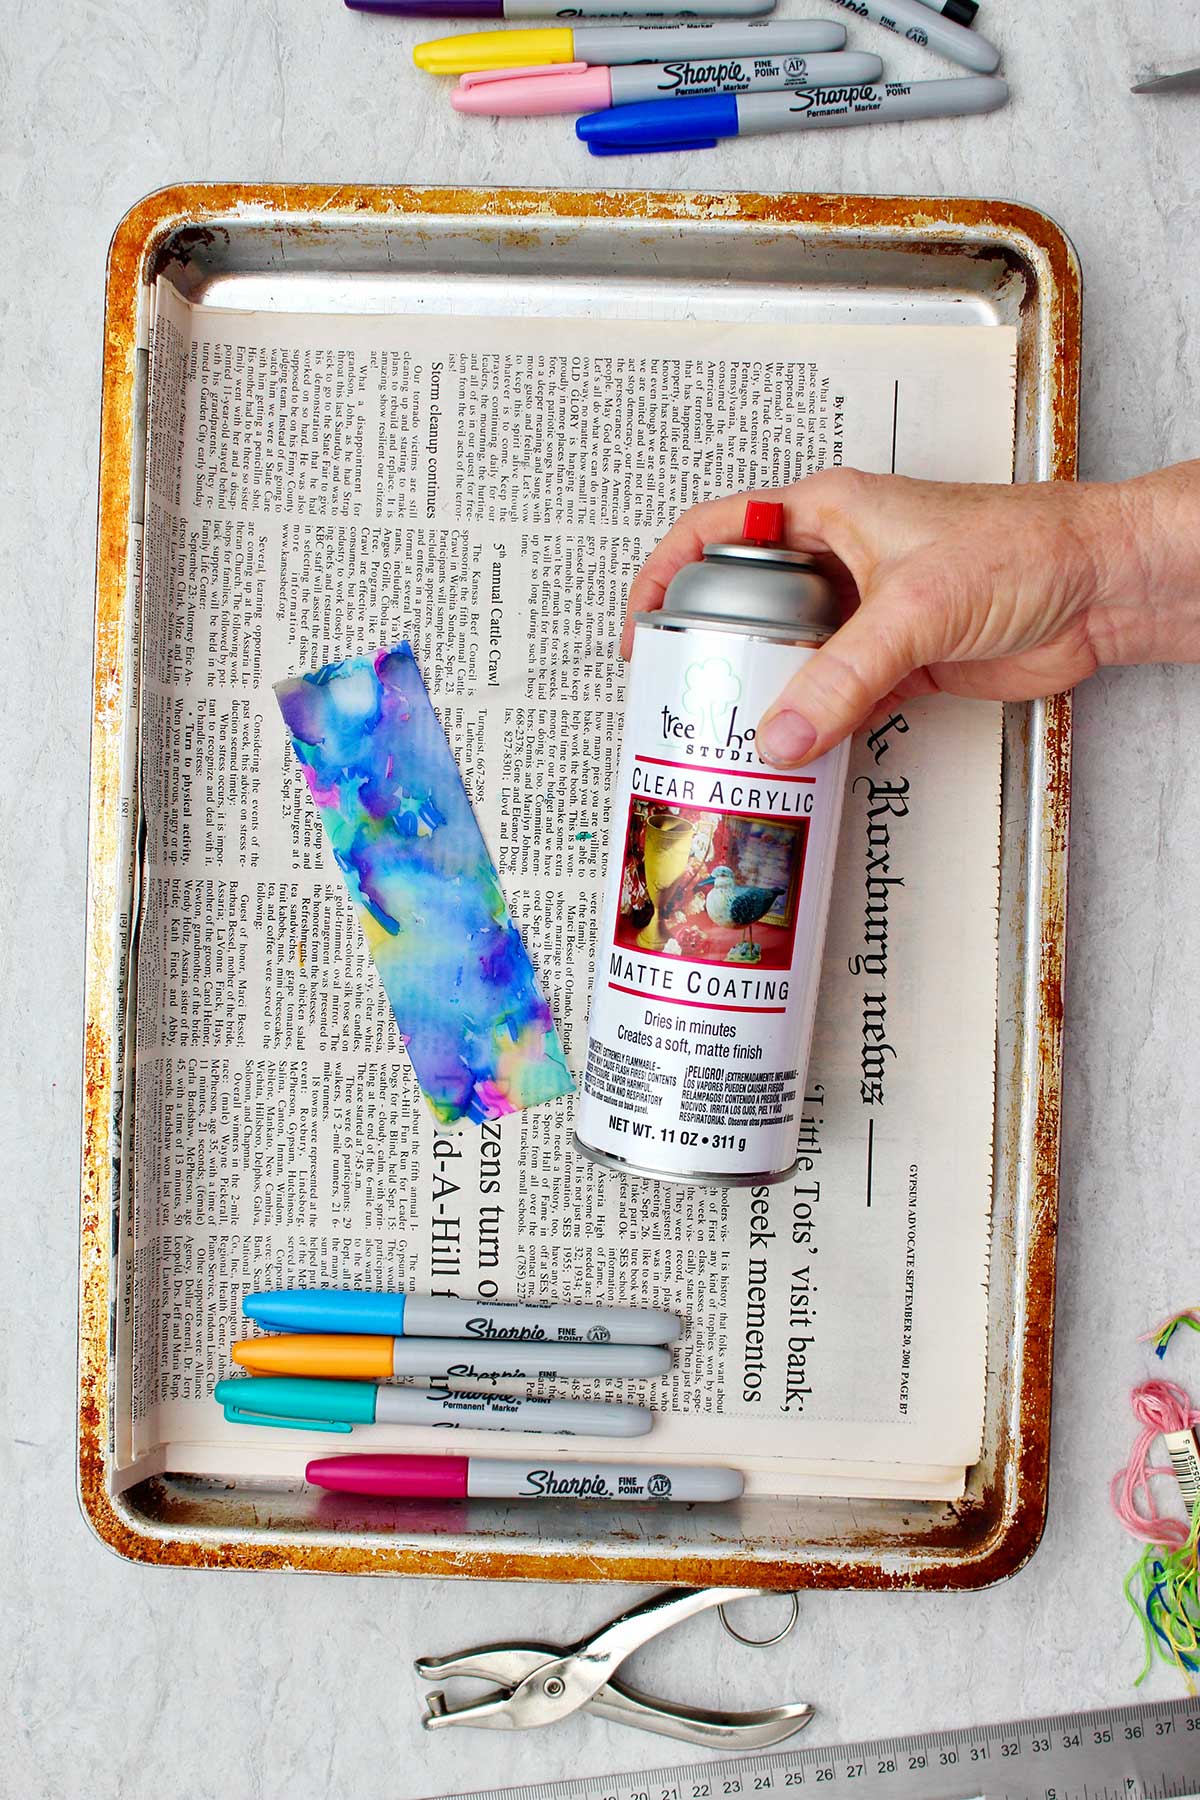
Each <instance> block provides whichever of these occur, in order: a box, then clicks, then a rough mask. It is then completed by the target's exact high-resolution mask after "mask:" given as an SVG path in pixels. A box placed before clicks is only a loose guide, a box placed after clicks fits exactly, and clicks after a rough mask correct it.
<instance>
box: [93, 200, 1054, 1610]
mask: <svg viewBox="0 0 1200 1800" xmlns="http://www.w3.org/2000/svg"><path fill="white" fill-rule="evenodd" d="M313 212H319V213H320V214H321V215H322V217H323V219H324V220H326V221H329V222H330V223H334V222H336V221H338V220H346V221H347V222H352V221H353V220H355V219H361V218H363V217H364V216H371V217H375V218H386V217H388V216H394V217H397V218H405V219H410V218H412V217H414V216H418V217H419V216H422V215H436V216H438V217H443V218H444V217H456V218H460V219H462V220H464V221H465V222H469V221H470V220H472V219H478V220H481V221H486V222H489V223H491V222H494V221H497V220H499V221H503V220H514V221H519V220H522V219H524V220H533V219H536V220H539V221H547V222H552V221H554V220H556V219H561V220H563V221H570V222H573V223H580V222H584V221H586V220H588V219H597V220H601V221H614V220H620V221H628V220H645V221H659V220H664V219H667V220H670V219H679V220H705V219H711V220H713V221H715V222H719V223H721V224H723V225H731V224H745V225H765V226H778V227H781V228H792V229H801V230H807V231H808V232H810V233H823V232H827V233H829V234H830V235H832V236H837V237H843V238H847V239H854V238H859V239H867V240H869V239H871V238H880V237H889V236H895V235H896V234H897V233H903V234H904V235H906V236H913V237H916V238H918V239H926V240H932V241H935V240H936V239H937V238H938V236H939V235H945V234H946V233H947V232H950V233H953V234H955V235H958V236H960V237H964V236H966V237H970V238H972V239H974V240H976V241H978V240H984V241H992V242H1001V243H1004V244H1007V245H1009V246H1010V247H1011V248H1013V249H1014V250H1015V251H1016V252H1017V253H1018V254H1020V255H1021V256H1022V257H1024V258H1026V259H1027V260H1029V261H1032V262H1036V263H1037V264H1038V265H1039V266H1040V267H1041V269H1042V270H1043V271H1044V281H1043V287H1044V292H1045V295H1046V304H1047V325H1048V328H1049V343H1048V344H1047V345H1046V347H1045V348H1046V364H1047V367H1048V369H1049V370H1050V374H1051V384H1050V392H1049V396H1048V399H1049V407H1050V416H1049V425H1048V439H1049V466H1048V470H1047V478H1048V479H1051V480H1058V481H1063V480H1073V479H1074V478H1075V474H1076V466H1077V454H1078V409H1079V383H1080V354H1081V345H1080V340H1081V279H1080V272H1079V265H1078V261H1077V259H1076V256H1075V253H1074V250H1073V248H1072V246H1071V243H1070V241H1069V239H1068V238H1067V236H1066V234H1065V233H1064V232H1063V230H1062V229H1061V227H1060V226H1058V225H1057V224H1056V223H1055V222H1054V221H1053V220H1052V219H1051V218H1050V217H1049V216H1048V215H1047V214H1045V213H1043V212H1040V211H1038V210H1037V209H1036V208H1034V207H1030V206H1027V205H1024V204H1022V203H1020V202H1014V201H1003V200H980V199H967V198H955V197H949V198H943V197H938V196H912V197H908V196H878V195H858V194H823V193H811V194H808V193H784V194H755V193H748V192H737V191H726V192H713V193H706V192H686V193H682V192H668V191H656V190H637V189H601V190H596V189H579V190H573V189H553V188H500V189H492V188H481V187H452V188H447V187H436V186H427V185H420V186H417V185H397V186H372V185H356V184H345V183H338V184H313V183H262V184H259V183H231V182H201V183H179V184H176V185H172V186H169V187H164V188H161V189H158V190H157V191H155V192H153V193H151V194H148V195H147V196H145V197H144V198H143V199H141V200H139V201H137V202H136V203H135V204H134V205H133V206H132V207H131V208H130V209H129V211H128V212H126V214H125V215H124V217H123V218H122V219H121V221H120V222H119V224H118V225H117V228H116V230H115V232H114V235H113V238H112V242H111V245H110V248H109V256H108V267H107V285H106V298H105V317H104V348H103V372H102V402H101V432H100V457H99V500H98V516H97V545H96V598H95V615H94V661H93V719H92V738H91V756H90V789H89V801H88V878H87V908H86V921H87V923H86V965H85V983H84V988H85V1010H84V1034H83V1053H84V1054H83V1063H84V1066H83V1102H82V1143H81V1193H80V1248H79V1410H78V1456H77V1492H78V1498H79V1503H80V1508H81V1510H82V1512H83V1515H84V1517H85V1519H86V1520H87V1522H88V1524H89V1525H90V1526H91V1528H92V1530H93V1531H94V1532H95V1534H96V1536H97V1537H98V1538H99V1539H100V1540H101V1542H102V1543H104V1544H105V1545H106V1546H107V1547H108V1548H110V1549H112V1550H113V1551H114V1552H115V1553H116V1554H118V1555H120V1556H122V1557H124V1558H126V1559H128V1560H131V1561H136V1562H144V1563H153V1564H163V1565H174V1566H186V1567H207V1568H213V1567H224V1568H255V1569H266V1568H288V1569H298V1570H301V1569H302V1570H312V1571H317V1572H321V1573H326V1574H331V1573H346V1574H367V1573H391V1574H404V1575H421V1576H426V1577H431V1576H455V1577H460V1578H461V1577H469V1578H474V1579H481V1580H541V1581H546V1580H554V1581H625V1582H636V1583H641V1584H646V1583H658V1584H662V1583H664V1582H665V1583H668V1584H679V1585H686V1586H689V1587H701V1586H758V1587H763V1588H765V1589H779V1590H789V1589H795V1588H800V1587H822V1588H826V1587H848V1588H906V1589H914V1588H926V1589H937V1590H944V1589H950V1588H954V1589H963V1590H973V1589H977V1588H980V1587H984V1586H988V1585H990V1584H991V1583H993V1582H996V1581H999V1580H1002V1579H1003V1578H1004V1577H1006V1576H1008V1575H1011V1574H1013V1573H1015V1572H1016V1570H1017V1569H1019V1568H1020V1567H1021V1566H1022V1565H1023V1564H1024V1563H1025V1562H1026V1561H1027V1560H1028V1558H1029V1557H1030V1556H1032V1554H1033V1552H1034V1550H1035V1549H1036V1548H1037V1545H1038V1543H1039V1541H1040V1539H1041V1535H1042V1531H1043V1529H1044V1525H1045V1519H1046V1508H1047V1501H1048V1490H1049V1448H1050V1394H1051V1385H1052V1375H1053V1367H1052V1355H1053V1337H1054V1331H1053V1317H1054V1314H1053V1308H1054V1262H1055V1242H1056V1235H1057V1207H1058V1162H1059V1139H1060V1120H1061V1096H1062V1027H1063V999H1064V979H1065V935H1066V934H1065V926H1066V900H1067V826H1068V817H1069V797H1070V779H1071V697H1070V695H1069V694H1062V695H1056V696H1053V697H1052V698H1050V699H1048V700H1046V701H1045V702H1044V703H1042V704H1041V705H1040V706H1039V707H1037V708H1035V710H1034V712H1033V713H1032V715H1031V717H1032V719H1033V720H1034V721H1036V722H1037V724H1038V742H1037V744H1036V745H1032V746H1031V749H1033V750H1035V752H1036V755H1035V758H1034V767H1035V769H1036V768H1038V767H1039V766H1040V771H1041V781H1042V786H1041V807H1040V815H1041V836H1042V841H1041V844H1040V846H1039V848H1040V863H1041V869H1042V875H1041V882H1040V894H1039V899H1040V907H1039V923H1040V933H1039V954H1038V966H1037V971H1036V985H1037V995H1038V1006H1037V1020H1036V1031H1037V1046H1036V1049H1037V1063H1036V1066H1037V1075H1036V1084H1035V1085H1036V1091H1035V1092H1034V1093H1033V1094H1032V1095H1031V1096H1029V1103H1030V1105H1031V1106H1032V1114H1033V1143H1034V1166H1033V1169H1032V1170H1031V1172H1030V1174H1031V1192H1030V1209H1029V1210H1030V1236H1029V1255H1028V1280H1027V1283H1026V1286H1025V1289H1024V1292H1025V1295H1026V1298H1027V1302H1028V1303H1027V1305H1026V1306H1025V1307H1024V1308H1023V1310H1022V1313H1021V1316H1020V1319H1019V1322H1018V1323H1019V1337H1020V1371H1021V1372H1020V1379H1019V1383H1018V1387H1017V1392H1016V1396H1015V1400H1016V1406H1017V1411H1018V1416H1019V1420H1020V1429H1019V1430H1018V1432H1017V1434H1016V1438H1015V1442H1013V1443H1012V1444H1011V1446H1010V1459H1009V1464H1008V1479H1007V1480H1005V1481H1004V1492H1003V1493H1002V1494H1001V1496H1000V1509H999V1516H998V1517H997V1518H996V1520H995V1522H994V1524H993V1525H992V1526H991V1528H990V1529H987V1530H985V1531H983V1532H982V1533H976V1534H974V1540H973V1534H972V1533H971V1531H970V1528H969V1527H970V1518H969V1515H967V1516H965V1517H964V1518H963V1520H962V1527H963V1529H962V1531H961V1533H960V1536H959V1539H958V1541H957V1543H956V1544H955V1545H953V1546H951V1545H950V1544H948V1543H946V1542H941V1543H938V1542H937V1541H936V1540H935V1539H934V1538H932V1537H930V1538H927V1539H926V1540H924V1541H923V1542H922V1543H921V1544H920V1545H918V1546H916V1547H915V1548H914V1550H913V1552H912V1553H911V1554H910V1555H906V1554H904V1553H901V1552H896V1551H887V1550H883V1549H882V1548H881V1549H880V1550H877V1551H876V1552H875V1553H874V1554H873V1556H872V1555H869V1554H866V1553H864V1554H863V1555H861V1556H854V1557H848V1556H846V1555H845V1554H838V1553H834V1554H831V1555H828V1556H824V1555H818V1556H814V1555H812V1554H802V1555H798V1556H795V1557H787V1556H784V1557H779V1558H775V1557H772V1558H771V1559H769V1560H764V1561H758V1562H754V1561H749V1560H747V1559H746V1558H744V1557H735V1556H731V1555H728V1554H722V1553H720V1552H716V1553H705V1552H691V1551H687V1552H684V1553H682V1554H680V1555H678V1556H677V1557H675V1558H674V1559H672V1560H671V1562H670V1565H669V1567H665V1566H664V1565H665V1563H666V1559H665V1558H664V1557H663V1556H662V1555H661V1554H658V1553H656V1554H654V1555H651V1556H629V1555H625V1554H622V1553H621V1552H620V1550H619V1549H617V1548H616V1547H614V1548H613V1550H612V1552H611V1553H606V1552H605V1550H604V1548H603V1547H602V1546H597V1545H594V1544H593V1545H590V1546H589V1547H588V1548H587V1549H586V1550H580V1551H579V1552H566V1553H564V1552H561V1551H557V1550H556V1551H529V1550H521V1551H506V1550H504V1549H503V1548H497V1547H495V1546H489V1547H487V1548H479V1549H476V1550H472V1551H470V1552H467V1553H464V1552H463V1551H462V1550H461V1549H454V1548H450V1547H447V1546H441V1547H439V1546H438V1544H437V1543H436V1541H430V1542H428V1543H426V1544H422V1545H419V1546H408V1547H394V1546H388V1547H380V1546H379V1545H378V1544H377V1543H366V1542H364V1543H363V1544H362V1545H347V1544H343V1545H338V1544H334V1543H329V1542H322V1541H320V1540H316V1541H310V1542H307V1543H299V1542H295V1541H292V1542H288V1541H285V1540H282V1539H281V1537H280V1534H278V1533H264V1534H262V1535H261V1536H258V1537H255V1538H253V1539H251V1538H248V1537H244V1536H237V1535H229V1536H222V1535H221V1534H220V1533H214V1532H210V1531H205V1532H203V1533H199V1534H196V1535H193V1536H190V1537H184V1536H172V1535H171V1533H170V1532H169V1531H168V1530H166V1529H162V1530H153V1531H151V1530H145V1529H142V1528H140V1527H139V1526H137V1525H135V1524H133V1523H131V1520H130V1517H129V1515H128V1513H127V1511H126V1510H125V1509H124V1508H123V1507H121V1506H120V1504H119V1503H118V1502H117V1501H115V1500H114V1499H113V1497H112V1496H111V1495H110V1493H109V1491H108V1484H107V1440H108V1412H109V1372H110V1371H109V1353H108V1317H109V1304H110V1292H109V1288H110V1277H111V1271H112V1259H111V1198H112V1180H113V1158H114V1150H115V1148H116V1147H115V1146H114V1143H113V1131H112V1127H113V1097H114V1095H113V1084H114V1067H115V1048H116V1047H115V1045H114V1041H113V1030H112V988H111V976H112V955H113V946H114V942H115V932H116V924H117V884H116V878H115V872H116V869H117V867H118V860H119V855H120V845H121V832H120V822H121V821H120V758H121V739H122V731H123V726H124V712H125V699H126V691H125V674H124V670H125V654H126V644H125V619H124V611H125V602H126V597H127V586H128V556H129V544H130V519H131V499H132V495H131V478H132V473H133V468H134V455H133V451H134V430H135V424H136V406H135V391H136V361H137V354H138V352H137V329H138V314H139V305H140V298H141V294H142V291H143V289H144V287H145V285H146V283H147V282H148V280H149V279H150V276H151V274H152V273H153V270H154V268H155V264H156V261H157V259H158V257H159V256H160V254H161V253H162V251H163V250H164V248H165V246H166V245H167V243H168V240H169V239H170V238H171V237H173V236H174V235H175V234H177V233H179V232H181V231H184V230H188V229H191V230H195V231H196V232H198V233H200V234H201V236H202V238H208V237H209V235H210V233H211V231H212V230H213V229H219V228H220V220H221V219H222V218H223V217H229V216H230V215H236V216H237V217H238V219H239V220H240V221H245V220H247V219H253V218H255V217H262V218H263V219H270V218H272V217H275V218H286V217H287V216H288V215H296V214H309V215H311V214H312V213H313ZM1011 1410H1012V1409H1011V1407H1010V1409H1009V1415H1010V1417H1011Z"/></svg>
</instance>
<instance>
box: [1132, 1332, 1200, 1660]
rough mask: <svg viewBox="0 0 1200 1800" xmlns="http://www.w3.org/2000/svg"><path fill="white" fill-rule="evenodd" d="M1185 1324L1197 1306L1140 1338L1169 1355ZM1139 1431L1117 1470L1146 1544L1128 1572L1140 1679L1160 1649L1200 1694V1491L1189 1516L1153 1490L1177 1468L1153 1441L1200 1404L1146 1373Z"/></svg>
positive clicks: (1194, 1414) (1138, 1403) (1186, 1424)
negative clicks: (1163, 1460) (1164, 1507)
mask: <svg viewBox="0 0 1200 1800" xmlns="http://www.w3.org/2000/svg"><path fill="white" fill-rule="evenodd" d="M1181 1324H1188V1325H1192V1326H1193V1328H1194V1329H1197V1330H1200V1320H1197V1318H1196V1315H1195V1313H1194V1312H1193V1311H1188V1312H1186V1313H1175V1314H1173V1315H1172V1316H1171V1318H1169V1319H1164V1320H1163V1321H1162V1323H1161V1324H1160V1325H1158V1326H1156V1327H1155V1328H1154V1330H1153V1331H1151V1332H1148V1333H1147V1334H1146V1338H1145V1339H1140V1340H1139V1342H1144V1341H1153V1342H1154V1343H1155V1344H1156V1346H1157V1353H1158V1355H1159V1356H1162V1354H1163V1352H1164V1351H1165V1349H1166V1347H1167V1344H1168V1343H1169V1342H1170V1339H1171V1337H1172V1335H1173V1334H1174V1332H1175V1330H1176V1329H1177V1328H1178V1326H1179V1325H1181ZM1130 1401H1131V1404H1132V1406H1133V1411H1134V1416H1135V1418H1136V1419H1137V1420H1138V1423H1139V1424H1140V1425H1141V1427H1142V1429H1141V1431H1140V1432H1139V1433H1138V1436H1137V1439H1136V1441H1135V1442H1134V1446H1133V1449H1132V1451H1131V1453H1130V1457H1129V1461H1128V1463H1127V1464H1126V1466H1125V1467H1124V1468H1123V1469H1122V1470H1121V1471H1120V1472H1119V1474H1117V1475H1115V1476H1114V1477H1113V1481H1112V1487H1111V1496H1112V1504H1113V1510H1114V1511H1115V1513H1116V1515H1117V1517H1118V1519H1120V1521H1121V1523H1122V1525H1124V1527H1125V1529H1126V1530H1127V1531H1129V1532H1131V1533H1132V1534H1133V1536H1134V1537H1138V1538H1141V1539H1143V1541H1144V1542H1145V1544H1146V1548H1145V1549H1144V1550H1143V1552H1142V1554H1141V1556H1140V1557H1139V1558H1138V1560H1137V1562H1136V1563H1135V1564H1134V1566H1133V1568H1132V1569H1130V1571H1129V1574H1128V1576H1127V1577H1126V1580H1125V1598H1126V1599H1127V1600H1128V1602H1129V1604H1130V1606H1131V1607H1132V1608H1133V1611H1134V1612H1135V1614H1136V1615H1137V1619H1138V1623H1139V1624H1140V1625H1141V1628H1142V1634H1143V1637H1144V1640H1145V1646H1146V1657H1145V1662H1144V1663H1143V1665H1142V1670H1141V1673H1140V1674H1139V1675H1138V1676H1137V1678H1136V1681H1135V1684H1134V1685H1135V1686H1136V1685H1137V1684H1138V1683H1140V1682H1142V1681H1144V1680H1145V1678H1146V1676H1147V1674H1148V1673H1149V1671H1150V1666H1151V1663H1152V1661H1153V1658H1154V1655H1155V1653H1156V1652H1157V1654H1158V1655H1159V1656H1160V1657H1161V1658H1162V1660H1163V1661H1164V1662H1167V1663H1170V1664H1171V1665H1172V1666H1173V1667H1175V1668H1176V1669H1178V1671H1179V1673H1180V1674H1181V1675H1182V1676H1183V1679H1184V1681H1185V1682H1186V1684H1187V1688H1188V1692H1189V1693H1192V1694H1194V1693H1195V1691H1196V1686H1195V1683H1194V1681H1193V1680H1192V1677H1193V1675H1194V1674H1196V1673H1197V1672H1198V1671H1200V1590H1198V1587H1197V1573H1198V1566H1200V1499H1197V1501H1196V1503H1195V1505H1194V1506H1193V1507H1192V1511H1191V1518H1190V1520H1189V1521H1187V1522H1185V1521H1184V1520H1182V1519H1180V1518H1179V1517H1178V1516H1177V1515H1172V1514H1165V1513H1160V1512H1158V1511H1157V1510H1156V1508H1155V1505H1154V1500H1153V1497H1152V1494H1151V1490H1150V1483H1151V1481H1152V1480H1153V1479H1154V1478H1155V1477H1156V1476H1159V1475H1171V1476H1174V1474H1175V1471H1174V1469H1173V1468H1172V1467H1171V1466H1170V1465H1169V1464H1153V1463H1151V1462H1150V1449H1151V1445H1152V1444H1154V1443H1155V1441H1156V1440H1157V1439H1158V1438H1159V1437H1160V1436H1162V1435H1163V1434H1164V1433H1166V1432H1174V1431H1187V1430H1190V1429H1192V1428H1193V1427H1195V1426H1196V1425H1198V1424H1200V1408H1197V1407H1195V1406H1194V1405H1193V1404H1192V1400H1191V1396H1190V1395H1189V1394H1188V1393H1187V1392H1186V1391H1185V1390H1184V1389H1183V1388H1181V1387H1179V1386H1178V1385H1177V1384H1176V1383H1175V1382H1173V1381H1146V1382H1143V1383H1142V1384H1141V1385H1140V1386H1139V1387H1136V1388H1134V1390H1133V1393H1132V1394H1131V1396H1130Z"/></svg>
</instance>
